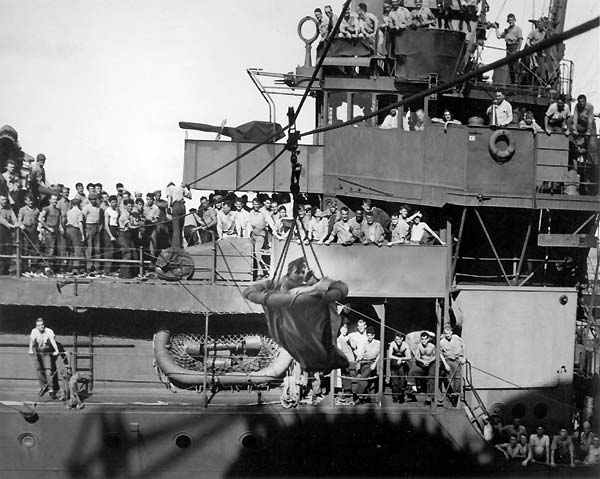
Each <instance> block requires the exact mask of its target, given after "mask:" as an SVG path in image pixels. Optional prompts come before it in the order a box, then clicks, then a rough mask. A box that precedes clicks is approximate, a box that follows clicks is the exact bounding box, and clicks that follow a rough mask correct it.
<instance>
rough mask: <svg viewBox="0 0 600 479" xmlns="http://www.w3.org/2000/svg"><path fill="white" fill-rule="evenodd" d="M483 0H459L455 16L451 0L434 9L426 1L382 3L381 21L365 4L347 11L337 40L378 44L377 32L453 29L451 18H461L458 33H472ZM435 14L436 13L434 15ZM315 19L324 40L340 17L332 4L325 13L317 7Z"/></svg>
mask: <svg viewBox="0 0 600 479" xmlns="http://www.w3.org/2000/svg"><path fill="white" fill-rule="evenodd" d="M479 3H481V0H458V9H457V10H456V14H454V13H453V10H454V6H453V1H452V0H437V3H436V8H434V9H433V10H432V9H430V8H429V7H427V6H425V5H423V0H414V2H413V4H414V6H412V7H410V8H406V7H405V5H404V4H405V2H404V1H402V0H391V1H385V2H384V3H383V10H382V11H381V12H378V13H379V14H380V15H381V18H382V20H381V22H380V21H379V18H378V17H377V15H376V14H374V13H373V12H369V11H368V7H367V5H366V3H359V4H358V5H357V7H356V10H355V11H352V10H351V9H347V10H346V12H345V14H344V17H343V18H342V21H341V23H340V28H339V31H338V33H337V37H338V38H363V39H370V40H371V41H373V42H374V41H375V37H376V36H377V34H378V32H379V34H380V35H381V38H383V37H384V35H385V33H386V32H387V31H402V30H405V29H407V28H412V29H421V28H439V29H448V30H451V29H452V28H453V27H452V25H451V19H452V18H453V17H456V18H458V19H459V21H460V24H459V26H458V29H459V30H462V29H463V27H464V28H465V29H466V30H467V31H471V22H476V21H477V15H478V13H477V7H478V4H479ZM434 12H435V13H434ZM314 16H315V19H316V20H317V23H318V25H319V34H320V36H321V39H322V40H326V39H327V38H329V36H330V35H331V32H332V31H333V28H334V26H335V24H336V22H337V21H338V16H337V15H336V14H335V13H334V12H333V9H332V8H331V5H327V6H325V8H324V9H323V10H321V8H316V9H315V11H314Z"/></svg>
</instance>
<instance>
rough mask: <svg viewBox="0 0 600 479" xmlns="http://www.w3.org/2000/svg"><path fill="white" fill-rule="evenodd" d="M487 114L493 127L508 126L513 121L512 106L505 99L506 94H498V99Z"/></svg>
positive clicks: (498, 92)
mask: <svg viewBox="0 0 600 479" xmlns="http://www.w3.org/2000/svg"><path fill="white" fill-rule="evenodd" d="M487 114H488V116H489V118H490V125H491V126H506V125H509V124H510V123H512V121H513V110H512V105H511V104H510V103H508V101H506V99H505V98H504V93H502V92H501V91H497V92H496V99H495V100H494V103H492V104H491V105H490V106H489V107H488V109H487Z"/></svg>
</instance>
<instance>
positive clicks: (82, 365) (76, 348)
mask: <svg viewBox="0 0 600 479" xmlns="http://www.w3.org/2000/svg"><path fill="white" fill-rule="evenodd" d="M86 346H87V352H82V351H81V350H80V349H81V348H85V347H86ZM72 362H73V365H72V367H73V373H76V372H78V373H80V375H81V379H82V382H83V383H84V384H85V385H86V387H87V390H88V392H91V391H92V390H93V389H94V337H93V336H92V332H91V331H90V333H89V335H88V342H87V344H80V343H79V341H78V338H77V333H75V332H73V355H72Z"/></svg>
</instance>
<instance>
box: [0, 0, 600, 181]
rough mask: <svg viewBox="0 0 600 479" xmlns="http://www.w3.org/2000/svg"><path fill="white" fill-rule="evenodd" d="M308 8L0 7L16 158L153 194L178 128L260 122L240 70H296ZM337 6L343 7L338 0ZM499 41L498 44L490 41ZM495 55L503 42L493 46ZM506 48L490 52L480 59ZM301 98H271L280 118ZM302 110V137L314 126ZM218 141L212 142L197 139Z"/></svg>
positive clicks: (32, 2) (588, 52) (6, 107)
mask: <svg viewBox="0 0 600 479" xmlns="http://www.w3.org/2000/svg"><path fill="white" fill-rule="evenodd" d="M548 1H549V0H535V1H534V0H503V1H500V0H490V3H491V12H490V14H489V19H490V20H495V19H496V18H498V21H499V22H500V23H501V24H504V20H505V19H506V18H505V16H506V14H507V13H509V12H513V13H515V14H516V15H517V19H518V23H519V24H520V25H521V26H522V27H523V30H524V33H528V32H529V30H530V25H531V24H529V23H527V21H526V19H529V18H532V15H533V14H534V13H535V15H536V16H540V15H541V12H542V10H546V9H547V3H548ZM320 3H323V2H315V1H308V0H296V1H289V0H287V1H283V0H251V1H247V0H230V1H229V2H219V3H215V4H212V3H209V2H207V1H206V0H202V1H200V0H118V1H115V0H52V1H48V0H0V7H1V9H2V14H1V15H0V58H1V59H2V66H3V68H2V70H3V79H2V86H1V88H0V125H3V124H9V125H11V126H13V127H14V128H16V129H17V131H18V132H19V141H20V143H21V146H22V147H23V149H24V150H25V151H26V152H27V153H29V154H31V155H34V156H35V155H36V154H37V153H40V152H44V153H45V154H46V157H47V158H48V160H47V163H46V171H47V176H48V178H49V180H50V181H51V182H54V183H58V182H60V183H64V184H66V185H70V186H73V185H74V184H75V182H77V181H82V182H84V183H87V182H88V181H93V182H101V183H103V184H104V185H105V187H107V189H108V190H109V192H112V189H113V188H114V186H113V185H114V184H115V183H116V182H117V181H121V182H123V183H124V184H125V186H126V187H128V188H129V189H131V190H132V191H151V190H154V189H158V188H164V186H165V185H166V184H167V183H168V182H169V181H171V180H173V181H178V180H179V179H180V178H181V176H182V171H183V149H184V139H185V132H184V131H183V130H181V129H179V127H178V122H179V121H192V122H202V123H212V124H217V125H218V124H220V123H221V121H222V120H224V119H227V125H229V126H236V125H239V124H242V123H245V122H247V121H250V120H268V108H267V104H266V103H265V101H264V100H263V98H262V97H261V96H260V95H259V93H258V91H257V90H256V88H255V86H254V85H253V84H252V82H251V81H250V78H249V77H248V75H247V74H246V68H249V67H260V68H263V69H264V70H265V71H269V72H279V73H286V72H290V71H293V70H294V69H295V68H296V66H297V65H300V64H302V63H303V61H304V45H303V43H302V42H301V41H300V40H299V38H298V35H297V33H296V28H297V24H298V21H299V19H300V18H302V17H303V16H305V15H310V14H311V13H312V11H313V9H314V8H315V7H317V6H321V7H322V6H323V5H320ZM328 3H331V5H332V6H333V8H334V11H339V10H340V9H341V5H342V4H343V1H341V0H332V1H331V2H328ZM599 11H600V2H599V1H597V0H570V4H569V9H568V14H567V25H566V28H569V26H573V25H576V24H579V23H581V22H582V21H585V20H589V19H591V18H593V17H594V15H598V13H599ZM492 36H493V35H492ZM491 44H492V45H493V44H497V45H498V46H501V42H497V43H496V41H495V40H494V42H492V43H491ZM599 47H600V33H599V32H598V31H594V32H591V33H588V34H586V35H583V36H581V37H578V38H575V39H573V40H571V41H570V42H569V43H568V44H567V49H566V58H569V59H572V60H575V61H576V65H575V75H576V77H575V78H576V82H575V85H574V91H575V92H585V93H587V94H588V98H589V99H590V100H591V101H592V103H595V105H596V107H597V108H600V92H599V83H600V80H599V78H600V72H599V67H598V65H599V61H598V51H599ZM498 55H501V53H498V52H494V51H493V50H488V51H486V53H485V56H484V60H485V61H493V60H495V59H496V58H497V56H498ZM298 101H299V98H297V97H291V96H281V97H278V99H277V111H278V116H277V121H278V122H279V123H283V124H285V121H286V118H285V111H286V110H287V107H288V106H289V105H297V103H298ZM313 119H314V115H313V103H312V101H309V102H308V103H307V104H306V106H305V108H304V110H303V114H302V115H301V118H300V120H299V122H298V128H299V129H300V130H301V131H302V130H307V129H310V128H311V127H312V126H313V121H314V120H313ZM192 135H193V136H191V137H194V138H203V139H214V134H201V133H193V134H192Z"/></svg>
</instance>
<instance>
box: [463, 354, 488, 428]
mask: <svg viewBox="0 0 600 479" xmlns="http://www.w3.org/2000/svg"><path fill="white" fill-rule="evenodd" d="M463 381H464V384H465V385H464V387H463V398H462V399H463V403H464V404H465V406H466V408H467V410H468V412H469V414H470V418H472V419H471V423H472V424H477V427H476V429H477V431H478V432H479V433H480V434H481V436H482V437H484V425H483V424H481V423H480V421H479V420H480V418H482V417H483V416H488V417H489V412H488V410H487V409H486V407H485V403H484V402H483V400H482V399H481V396H480V395H479V393H478V392H477V389H475V386H473V372H472V369H471V362H470V361H469V360H466V361H465V373H464V376H463ZM467 387H468V388H469V391H470V392H471V393H472V394H473V397H474V398H475V400H476V401H477V405H476V406H475V407H471V405H470V404H469V402H468V401H467V395H466V389H467ZM475 411H479V413H478V414H476V413H475ZM484 438H485V437H484Z"/></svg>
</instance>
